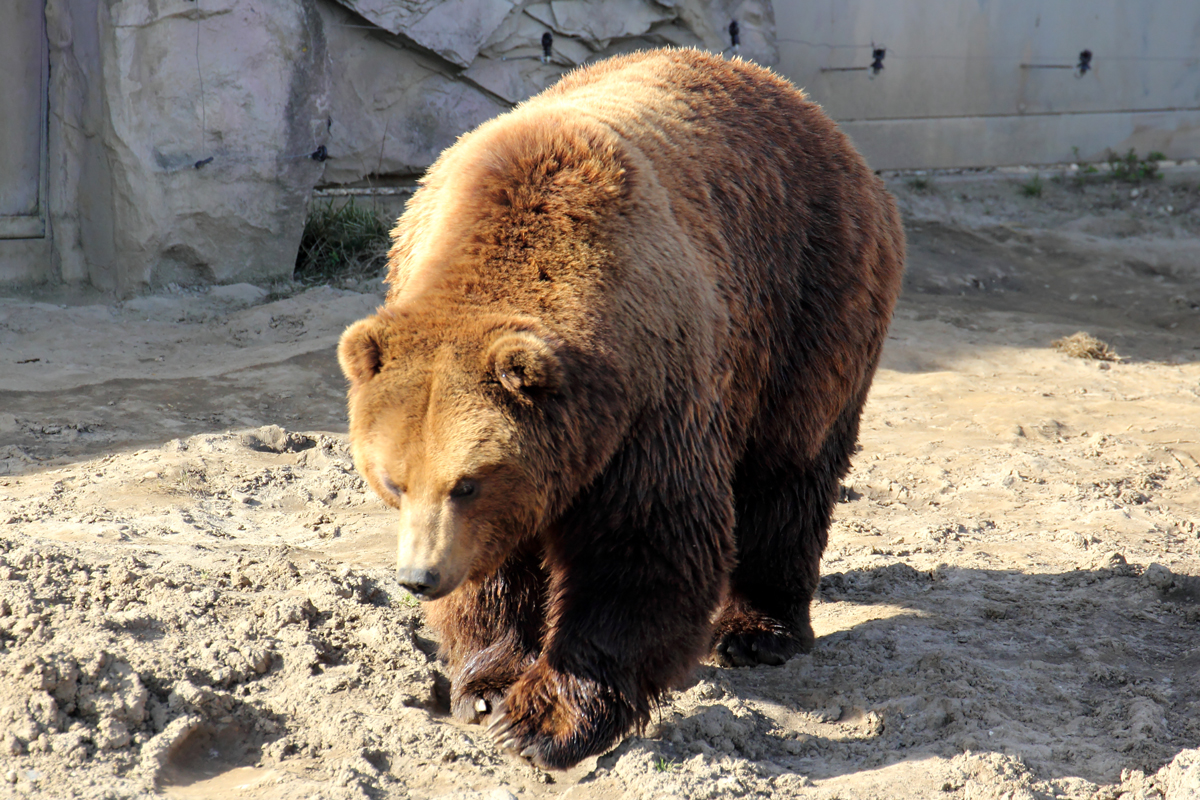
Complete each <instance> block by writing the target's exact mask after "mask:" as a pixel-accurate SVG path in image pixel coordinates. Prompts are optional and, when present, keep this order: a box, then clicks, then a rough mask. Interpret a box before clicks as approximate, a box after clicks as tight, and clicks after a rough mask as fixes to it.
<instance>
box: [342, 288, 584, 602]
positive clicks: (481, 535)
mask: <svg viewBox="0 0 1200 800" xmlns="http://www.w3.org/2000/svg"><path fill="white" fill-rule="evenodd" d="M417 316H418V317H419V315H417ZM338 360H339V362H340V363H341V367H342V371H343V372H344V373H345V375H346V378H347V379H348V380H349V382H350V391H349V415H350V441H351V448H352V451H353V454H354V462H355V465H356V466H357V468H358V470H359V472H360V473H361V474H362V475H363V476H364V477H365V478H366V480H367V481H368V483H369V484H370V485H371V487H372V488H373V489H374V490H375V492H376V493H377V494H378V495H379V496H380V497H381V498H383V500H384V502H386V503H387V504H388V505H390V506H392V507H394V508H395V509H397V510H398V511H399V531H398V546H397V566H398V570H399V576H400V580H401V582H402V583H404V584H405V585H406V586H407V587H408V588H409V589H411V590H412V591H413V592H414V593H415V594H417V595H418V596H421V597H425V598H428V599H433V598H437V597H442V596H444V595H446V594H448V593H449V592H451V591H453V590H454V589H455V588H456V587H458V586H459V585H460V584H462V583H463V582H464V581H467V580H480V579H482V578H483V577H485V576H487V575H488V574H490V573H491V572H493V571H495V570H496V569H498V568H499V567H500V565H501V564H502V563H503V562H504V560H505V559H506V558H507V556H508V555H509V554H510V553H511V552H512V550H513V548H514V547H516V546H517V545H518V544H519V543H520V542H521V541H522V540H523V539H525V538H526V537H528V536H530V535H531V534H533V533H534V532H535V531H537V530H538V528H539V526H540V524H541V522H542V519H543V517H544V515H545V513H546V509H547V504H548V502H549V500H550V494H551V491H552V489H551V488H550V487H551V481H550V479H549V476H550V475H551V474H552V473H553V472H554V469H553V468H552V467H551V466H550V464H549V463H548V461H549V459H548V455H549V454H550V453H552V452H553V449H552V448H553V444H552V442H550V441H547V439H548V438H552V433H551V431H552V430H553V426H551V425H547V424H545V423H546V420H545V415H546V414H547V413H548V412H547V408H548V406H552V405H553V401H554V397H555V395H556V394H557V393H558V392H559V391H560V388H561V385H562V381H563V371H562V365H561V363H560V360H559V357H558V355H557V354H556V346H555V343H554V339H553V337H552V336H551V335H549V334H548V333H547V332H546V331H545V330H543V329H542V328H541V327H540V326H539V324H538V323H537V322H536V321H535V320H532V319H524V318H515V319H514V318H511V317H510V318H499V317H497V318H488V317H483V318H480V319H466V320H461V321H460V322H459V323H458V324H456V325H454V326H447V325H446V324H445V321H444V320H441V321H440V324H436V325H432V326H431V325H430V324H429V321H428V320H422V319H420V318H414V317H413V316H412V315H409V314H406V313H396V312H393V311H389V310H386V309H385V310H381V311H380V313H378V314H377V315H375V316H372V317H368V318H367V319H364V320H361V321H359V322H357V323H355V324H354V325H352V326H351V327H350V328H349V329H347V331H346V332H345V333H344V334H343V335H342V339H341V342H340V344H339V346H338Z"/></svg>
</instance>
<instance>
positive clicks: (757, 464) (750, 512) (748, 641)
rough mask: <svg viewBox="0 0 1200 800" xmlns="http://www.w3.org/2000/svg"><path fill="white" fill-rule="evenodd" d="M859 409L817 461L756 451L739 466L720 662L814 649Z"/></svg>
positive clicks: (735, 663) (761, 660) (844, 419)
mask: <svg viewBox="0 0 1200 800" xmlns="http://www.w3.org/2000/svg"><path fill="white" fill-rule="evenodd" d="M864 397H865V392H864ZM861 408H862V403H861V402H855V403H852V404H851V405H850V406H848V407H847V408H846V409H845V411H843V413H842V415H841V417H840V418H839V419H838V421H837V423H836V424H835V425H834V426H833V428H832V429H831V430H830V431H829V434H828V436H827V437H826V439H825V443H824V445H823V446H822V448H821V451H820V453H819V454H818V456H817V457H816V458H815V459H813V460H812V461H809V462H801V463H795V462H794V461H791V463H789V459H787V458H786V456H784V457H780V456H778V455H777V454H776V453H770V452H761V451H760V452H753V451H752V452H750V453H748V454H747V457H746V458H745V459H744V460H743V462H742V464H741V465H740V466H739V470H738V475H737V478H736V482H735V485H734V494H735V497H736V500H735V502H736V503H737V509H738V521H737V529H736V537H737V547H738V565H737V568H736V569H735V570H734V574H733V582H732V585H731V587H730V592H729V596H728V597H727V598H726V602H725V606H724V608H723V609H722V612H721V615H720V618H719V619H718V621H717V626H716V629H715V631H714V632H713V648H712V655H713V658H714V659H715V660H716V661H717V663H718V664H720V665H722V666H726V667H742V666H752V665H754V664H774V665H777V664H782V663H784V662H785V661H787V660H788V659H789V658H791V657H792V656H793V655H795V654H796V653H799V652H804V651H807V650H809V649H811V648H812V646H813V643H814V641H815V637H814V635H813V629H812V622H811V621H810V619H809V605H810V603H811V602H812V598H813V595H814V594H815V593H816V591H817V587H818V585H819V583H820V565H821V554H822V553H823V552H824V550H825V544H826V542H827V541H828V540H829V522H830V518H831V517H832V514H833V507H834V504H835V503H836V502H837V498H838V493H839V490H840V484H841V480H842V478H843V477H845V475H846V472H847V471H848V470H849V468H850V456H851V454H852V453H853V452H854V446H855V442H856V441H857V439H858V420H859V415H860V412H861ZM776 441H786V439H783V438H782V437H781V438H780V439H777V440H776Z"/></svg>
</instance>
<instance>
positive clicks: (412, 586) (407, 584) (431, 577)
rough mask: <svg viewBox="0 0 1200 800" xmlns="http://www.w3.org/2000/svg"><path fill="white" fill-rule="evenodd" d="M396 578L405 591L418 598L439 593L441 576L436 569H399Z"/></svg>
mask: <svg viewBox="0 0 1200 800" xmlns="http://www.w3.org/2000/svg"><path fill="white" fill-rule="evenodd" d="M396 577H397V578H399V579H400V583H401V584H402V585H403V586H404V588H405V589H408V590H409V591H410V592H412V593H413V594H415V595H417V596H418V597H428V596H429V595H432V594H434V593H435V592H437V588H438V584H439V583H441V576H440V575H438V571H437V570H436V569H399V570H397V571H396Z"/></svg>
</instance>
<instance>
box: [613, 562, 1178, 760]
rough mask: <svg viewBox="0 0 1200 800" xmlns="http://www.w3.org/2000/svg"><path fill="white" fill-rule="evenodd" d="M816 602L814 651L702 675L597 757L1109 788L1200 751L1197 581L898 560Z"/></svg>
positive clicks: (1128, 570) (832, 579)
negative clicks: (1129, 772)
mask: <svg viewBox="0 0 1200 800" xmlns="http://www.w3.org/2000/svg"><path fill="white" fill-rule="evenodd" d="M1155 569H1156V570H1160V568H1155ZM813 612H814V613H813V616H814V622H815V627H816V628H817V632H818V639H817V643H816V647H815V648H814V649H813V651H812V652H811V653H808V654H803V655H799V656H796V657H794V658H793V659H792V660H791V661H789V662H788V663H787V664H785V665H783V666H782V667H768V666H760V667H755V668H743V669H721V668H717V667H712V666H701V667H699V668H698V669H697V671H696V674H695V680H694V682H693V684H692V685H691V686H690V687H688V688H686V689H682V690H680V691H679V692H677V693H676V694H675V695H674V696H673V697H672V698H670V699H668V701H667V702H666V703H665V704H664V705H663V707H662V708H661V709H660V711H659V714H658V716H657V718H656V719H657V721H656V722H655V723H653V724H652V725H651V726H650V728H649V730H648V732H647V733H646V734H645V736H644V737H643V738H637V737H634V738H631V739H630V740H628V741H627V742H625V743H624V744H622V745H621V746H620V747H618V749H617V750H616V751H614V752H613V753H612V754H610V755H608V756H606V757H605V758H604V759H602V760H601V765H604V764H605V763H607V762H608V761H615V760H616V759H617V758H619V757H620V756H621V755H622V754H623V753H625V752H628V751H630V750H631V749H637V748H645V749H649V750H650V751H652V753H653V755H654V757H655V758H656V759H663V760H664V761H665V762H672V761H679V760H683V759H687V758H691V757H693V756H694V755H696V754H697V753H702V754H706V755H711V756H713V757H717V758H720V757H728V758H734V759H743V760H746V761H755V762H763V761H768V762H772V763H773V765H774V766H773V769H781V770H783V771H785V772H794V773H797V774H802V775H805V776H808V777H810V778H814V779H821V778H829V777H835V776H838V775H843V774H850V773H854V772H859V771H862V770H864V769H874V768H878V767H883V766H888V765H891V764H896V763H899V762H901V761H906V760H911V759H915V758H924V757H929V756H940V757H943V758H952V757H954V756H955V755H958V754H960V753H963V752H965V751H968V750H970V751H976V752H979V751H984V752H987V751H992V752H998V753H1005V754H1007V755H1010V756H1016V757H1020V758H1021V759H1022V760H1023V761H1024V763H1025V764H1026V765H1027V766H1028V767H1029V768H1030V769H1031V770H1032V772H1033V775H1034V777H1035V778H1036V779H1039V780H1051V779H1057V778H1064V777H1069V776H1074V777H1081V778H1084V779H1086V780H1089V781H1092V782H1095V783H1109V782H1114V781H1117V780H1119V779H1120V773H1121V770H1122V769H1125V768H1130V769H1141V770H1143V771H1145V772H1147V773H1150V772H1154V771H1157V770H1158V769H1159V768H1161V767H1162V766H1163V765H1164V764H1166V763H1168V762H1170V760H1171V759H1172V758H1173V757H1174V756H1175V755H1176V754H1177V753H1178V752H1179V751H1180V750H1181V749H1185V748H1189V747H1196V746H1198V744H1200V720H1197V715H1196V713H1195V709H1196V708H1197V707H1198V706H1200V684H1198V683H1197V682H1196V681H1195V680H1194V676H1195V674H1196V672H1197V668H1198V667H1200V651H1197V650H1196V649H1195V641H1196V633H1197V624H1198V622H1200V578H1196V577H1191V576H1185V575H1171V574H1169V573H1165V577H1164V573H1163V572H1162V571H1158V572H1154V571H1149V572H1146V573H1145V574H1143V571H1142V570H1141V568H1139V567H1137V566H1132V565H1124V564H1122V565H1119V566H1117V567H1114V568H1103V569H1096V570H1077V571H1073V572H1066V573H1058V574H1027V573H1022V572H1016V571H1009V570H986V569H966V568H958V567H946V566H941V567H939V568H938V569H936V570H933V571H930V572H921V571H918V570H916V569H914V568H912V567H911V566H909V565H907V564H904V563H895V564H890V565H887V566H883V567H879V568H875V569H870V570H861V571H848V572H839V573H832V574H828V575H826V576H825V577H823V578H822V581H821V589H820V592H819V594H818V598H817V599H816V601H814V607H813ZM847 622H848V623H849V624H847Z"/></svg>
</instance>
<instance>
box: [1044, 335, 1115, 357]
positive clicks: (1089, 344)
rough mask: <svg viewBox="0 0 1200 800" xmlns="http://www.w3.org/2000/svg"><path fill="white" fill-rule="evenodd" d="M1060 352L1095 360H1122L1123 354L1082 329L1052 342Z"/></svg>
mask: <svg viewBox="0 0 1200 800" xmlns="http://www.w3.org/2000/svg"><path fill="white" fill-rule="evenodd" d="M1050 346H1051V347H1053V348H1054V349H1055V350H1057V351H1058V352H1060V353H1063V354H1065V355H1068V356H1070V357H1071V358H1090V359H1092V360H1094V361H1120V360H1121V356H1119V355H1117V353H1116V351H1115V350H1113V349H1112V348H1111V347H1109V346H1108V344H1107V343H1106V342H1102V341H1100V340H1099V339H1097V338H1096V337H1095V336H1092V335H1091V334H1090V333H1086V332H1084V331H1080V332H1079V333H1076V334H1073V335H1071V336H1064V337H1063V338H1061V339H1056V340H1054V341H1053V342H1051V343H1050Z"/></svg>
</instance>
